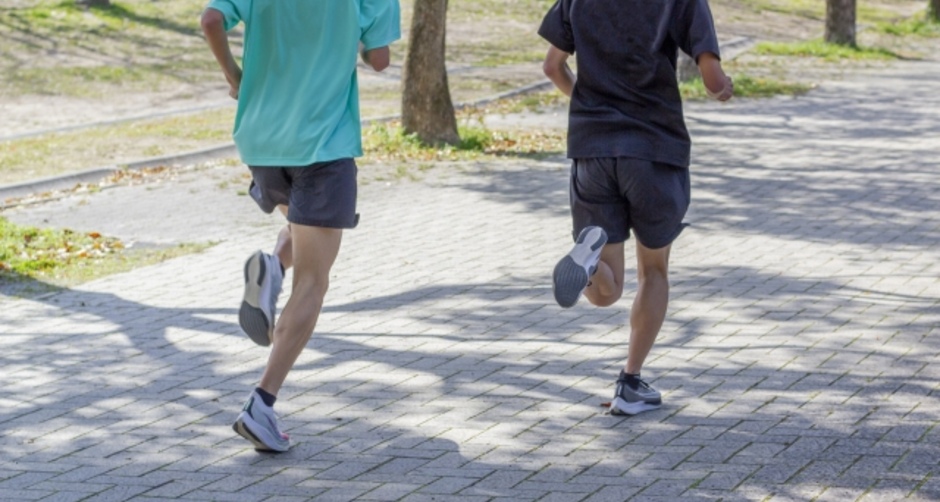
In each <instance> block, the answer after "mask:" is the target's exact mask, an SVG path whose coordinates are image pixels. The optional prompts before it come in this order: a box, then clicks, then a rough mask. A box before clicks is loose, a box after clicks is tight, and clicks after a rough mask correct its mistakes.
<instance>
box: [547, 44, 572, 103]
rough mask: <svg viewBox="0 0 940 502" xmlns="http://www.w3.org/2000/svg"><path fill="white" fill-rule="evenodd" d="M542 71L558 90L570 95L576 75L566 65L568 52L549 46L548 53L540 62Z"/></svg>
mask: <svg viewBox="0 0 940 502" xmlns="http://www.w3.org/2000/svg"><path fill="white" fill-rule="evenodd" d="M542 71H543V72H545V76H546V77H548V79H549V80H551V81H552V83H553V84H555V87H557V88H558V90H560V91H561V92H563V93H564V94H565V95H566V96H568V97H571V93H572V92H574V84H575V82H576V81H577V76H575V74H574V72H573V71H571V67H570V66H568V53H566V52H563V51H562V50H561V49H558V48H556V47H551V48H549V50H548V54H547V55H546V56H545V62H544V63H543V64H542Z"/></svg>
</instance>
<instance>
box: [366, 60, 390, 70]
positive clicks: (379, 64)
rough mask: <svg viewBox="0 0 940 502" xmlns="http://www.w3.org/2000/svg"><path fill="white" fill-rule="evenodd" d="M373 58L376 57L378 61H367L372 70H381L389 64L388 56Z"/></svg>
mask: <svg viewBox="0 0 940 502" xmlns="http://www.w3.org/2000/svg"><path fill="white" fill-rule="evenodd" d="M375 59H377V60H378V61H376V60H370V61H369V65H370V66H372V69H373V70H375V71H382V70H384V69H386V68H388V65H389V64H390V61H389V60H388V58H375Z"/></svg>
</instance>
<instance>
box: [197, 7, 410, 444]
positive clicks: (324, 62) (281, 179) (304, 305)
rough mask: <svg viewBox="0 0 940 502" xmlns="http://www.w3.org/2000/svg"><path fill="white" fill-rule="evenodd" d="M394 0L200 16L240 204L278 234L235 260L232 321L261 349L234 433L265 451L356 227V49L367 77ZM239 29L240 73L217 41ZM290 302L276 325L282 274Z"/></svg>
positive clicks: (393, 35) (383, 54) (225, 42)
mask: <svg viewBox="0 0 940 502" xmlns="http://www.w3.org/2000/svg"><path fill="white" fill-rule="evenodd" d="M399 10H400V9H399V5H398V0H211V2H210V3H209V6H208V8H207V9H206V10H205V11H204V12H203V14H202V19H201V23H202V30H203V33H204V34H205V35H206V41H207V42H208V44H209V48H210V50H211V51H212V53H213V55H214V56H215V58H216V61H218V63H219V66H220V68H221V70H222V73H223V75H225V78H226V80H227V81H228V83H229V94H230V95H231V96H232V97H233V98H236V99H238V114H237V116H236V119H235V133H234V136H235V143H236V144H237V145H238V150H239V153H240V154H241V158H242V161H244V162H245V164H247V165H248V168H249V170H251V176H252V181H251V187H250V188H249V194H250V195H251V197H252V198H253V199H254V200H255V202H257V203H258V206H259V207H260V208H261V209H262V210H263V211H265V212H266V213H271V212H273V211H274V210H275V209H280V210H281V211H282V212H283V213H284V215H285V216H286V217H287V221H288V225H287V226H285V227H284V228H283V229H282V230H281V232H280V233H279V234H278V238H277V243H276V244H275V246H274V251H273V252H272V253H265V252H264V251H261V250H258V251H257V252H255V253H253V254H252V255H251V256H250V257H249V258H248V260H247V261H246V262H245V266H244V268H243V270H244V279H245V293H244V297H243V299H242V303H241V306H240V307H239V309H238V323H239V326H241V328H242V331H244V332H245V334H246V335H248V337H249V338H251V340H252V341H254V342H255V343H257V344H258V345H261V346H271V352H270V355H269V357H268V363H267V365H266V366H265V368H264V371H263V373H262V375H261V379H260V381H259V382H258V386H257V387H255V389H254V390H253V391H252V392H251V393H250V394H249V396H248V399H247V401H246V402H245V405H244V407H243V408H242V410H241V412H240V413H239V414H238V417H237V418H236V420H235V423H234V424H233V426H232V427H233V429H235V432H237V433H238V434H239V435H241V436H242V437H244V438H245V439H247V440H249V441H251V443H252V444H254V446H255V449H257V450H261V451H269V452H283V451H287V450H288V449H289V448H290V446H291V441H290V437H289V436H288V435H287V434H285V433H284V432H282V431H281V429H280V426H279V425H278V418H277V415H276V414H275V413H274V405H275V402H276V401H277V396H278V392H279V391H280V390H281V387H282V386H283V384H284V381H285V380H286V378H287V375H288V373H289V372H290V370H291V368H292V367H293V365H294V363H295V362H296V361H297V358H298V357H299V356H300V353H301V352H302V351H303V349H304V347H305V346H306V345H307V342H308V341H309V340H310V337H311V336H312V334H313V330H314V329H315V327H316V324H317V320H318V318H319V315H320V311H321V309H322V307H323V303H324V299H325V296H326V292H327V289H328V288H329V283H330V270H331V268H332V266H333V263H334V261H335V260H336V257H337V255H338V253H339V248H340V243H341V241H342V235H343V230H344V229H350V228H355V227H356V225H357V224H358V222H359V215H358V213H357V212H356V198H357V181H356V176H357V172H358V168H357V167H356V162H355V160H354V157H358V156H360V155H362V140H361V137H362V130H361V124H360V121H359V89H358V84H357V81H356V56H357V52H358V51H357V49H361V53H362V59H363V61H364V62H365V63H366V64H367V65H368V66H370V67H371V68H372V69H374V70H376V71H382V70H383V69H384V68H386V67H387V66H388V63H389V57H390V56H389V48H388V45H389V44H390V43H391V42H393V41H395V40H397V39H398V38H399V37H400V27H399V25H400V13H399ZM239 23H244V24H245V47H244V61H243V64H244V71H242V68H241V67H239V65H238V64H237V62H236V61H235V58H234V56H233V55H232V51H231V47H230V45H229V37H228V35H227V32H228V31H229V30H231V29H232V28H234V27H235V26H236V25H238V24H239ZM289 270H292V273H293V277H292V281H291V284H292V288H291V294H290V298H289V299H288V301H287V304H286V305H285V306H284V310H283V311H282V312H281V313H280V316H278V315H277V305H278V296H279V295H280V293H281V290H282V286H283V282H284V277H285V274H286V273H287V272H288V271H289Z"/></svg>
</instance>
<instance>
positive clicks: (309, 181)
mask: <svg viewBox="0 0 940 502" xmlns="http://www.w3.org/2000/svg"><path fill="white" fill-rule="evenodd" d="M248 167H249V169H251V176H252V181H251V187H250V188H249V193H250V194H251V197H252V198H253V199H254V200H255V202H257V203H258V206H260V207H261V209H262V210H263V211H264V212H266V213H271V212H273V211H274V209H276V208H277V206H278V205H281V204H283V205H286V206H287V208H288V209H287V221H289V222H291V223H296V224H298V225H305V226H311V227H327V228H355V226H356V225H357V224H358V223H359V215H358V214H357V213H356V194H357V186H356V175H357V174H358V171H359V169H358V168H357V167H356V162H355V161H354V160H353V159H340V160H332V161H329V162H317V163H314V164H311V165H309V166H303V167H269V166H248Z"/></svg>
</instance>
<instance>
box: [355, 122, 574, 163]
mask: <svg viewBox="0 0 940 502" xmlns="http://www.w3.org/2000/svg"><path fill="white" fill-rule="evenodd" d="M458 129H459V131H458V132H459V134H460V139H461V141H460V143H459V144H458V145H453V146H451V145H444V146H429V145H425V144H423V143H421V141H419V140H418V138H417V136H416V135H414V134H405V133H404V131H403V130H402V127H401V124H400V123H398V122H390V123H385V124H374V125H372V126H369V127H367V128H365V129H363V134H362V139H363V151H364V157H363V162H364V163H369V162H382V163H400V162H419V163H428V162H437V161H465V160H478V159H481V158H484V157H487V156H522V157H541V156H545V155H551V154H557V153H559V152H564V151H565V148H566V145H565V141H566V135H565V133H564V132H563V131H537V130H536V131H533V130H524V131H523V130H518V131H517V130H512V131H508V130H491V129H488V128H485V127H483V126H481V125H477V124H472V123H471V124H467V125H462V126H460V127H459V128H458Z"/></svg>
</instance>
